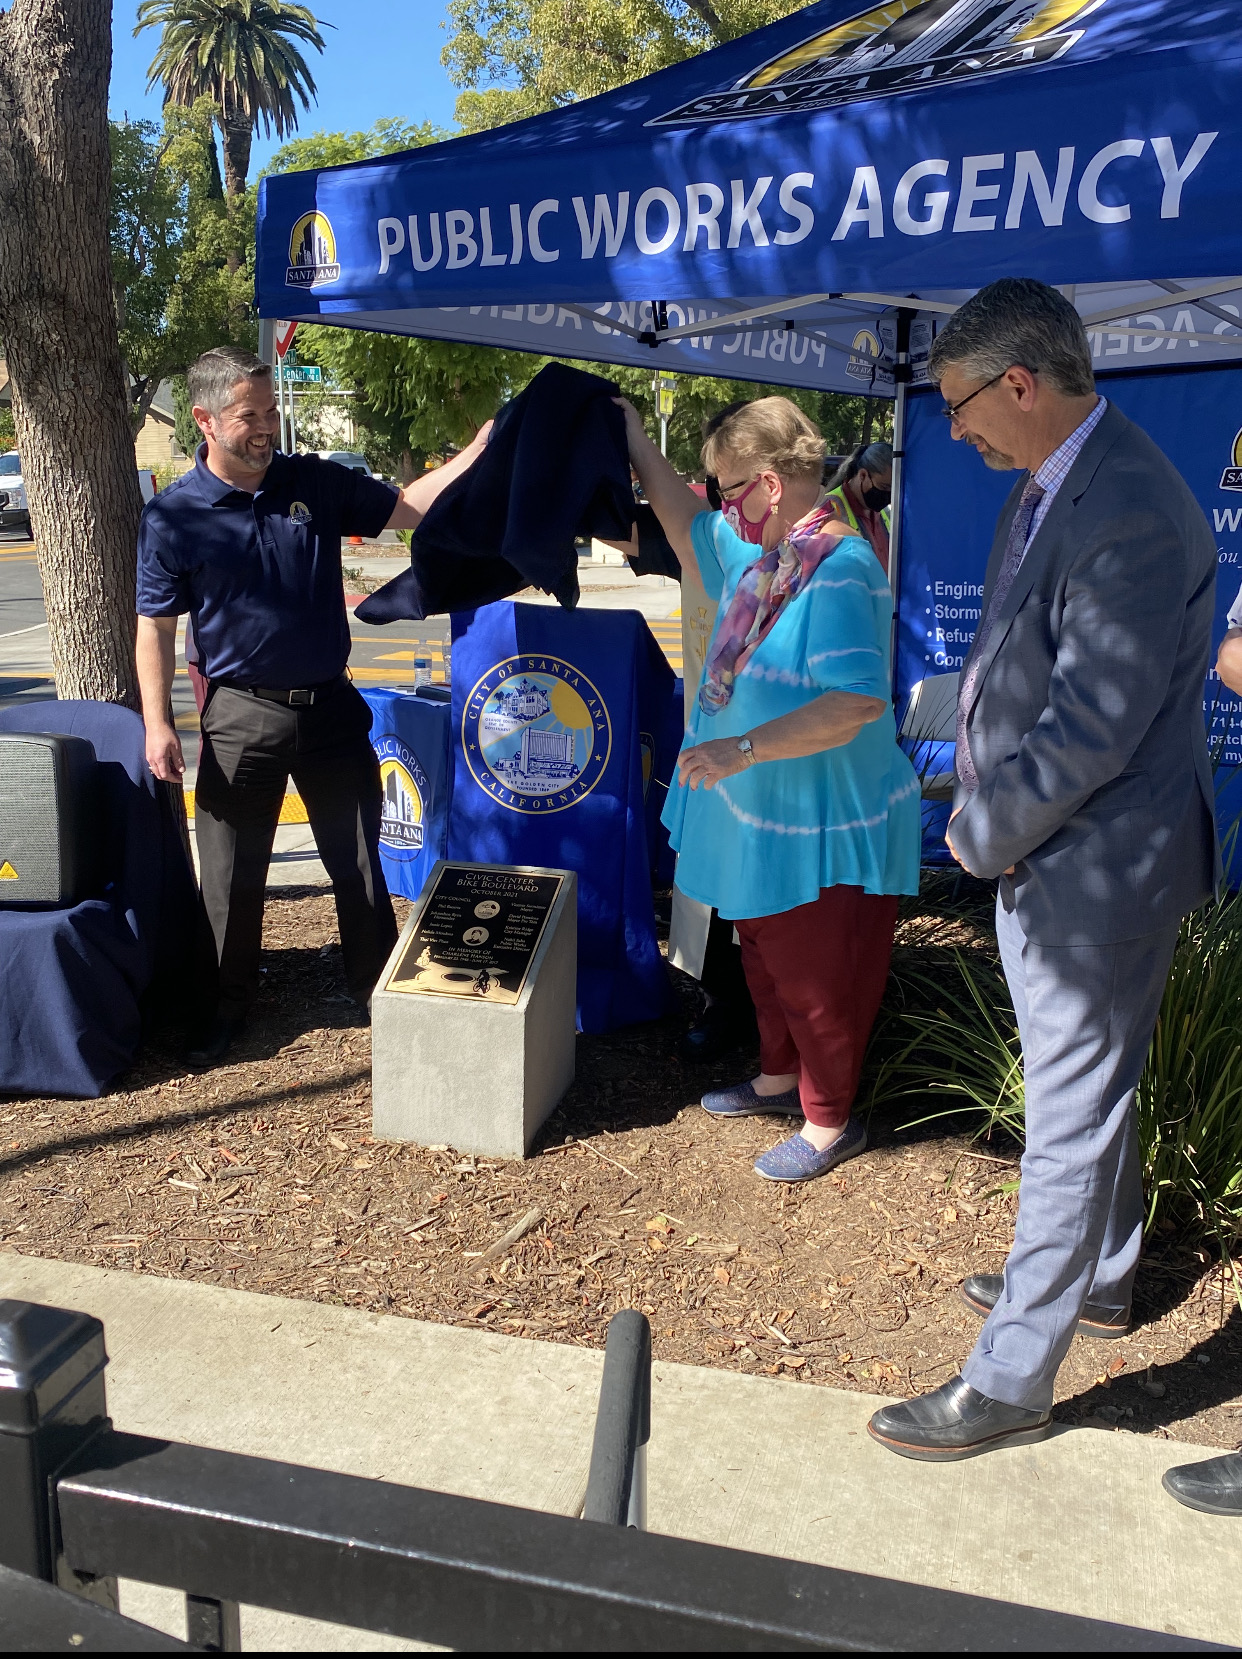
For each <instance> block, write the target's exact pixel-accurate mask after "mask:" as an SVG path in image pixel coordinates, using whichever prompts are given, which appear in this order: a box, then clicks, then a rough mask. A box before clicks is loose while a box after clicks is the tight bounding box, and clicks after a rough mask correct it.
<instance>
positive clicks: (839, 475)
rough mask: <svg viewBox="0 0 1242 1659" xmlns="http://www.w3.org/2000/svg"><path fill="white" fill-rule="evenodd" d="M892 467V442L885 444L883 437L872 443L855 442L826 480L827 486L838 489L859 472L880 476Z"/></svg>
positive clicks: (874, 476)
mask: <svg viewBox="0 0 1242 1659" xmlns="http://www.w3.org/2000/svg"><path fill="white" fill-rule="evenodd" d="M892 467H893V446H892V444H886V443H885V442H884V440H883V439H878V440H877V441H876V442H875V443H873V444H855V445H854V447H853V449H852V450H851V451H850V453H849V454H848V455H847V456H846V457H845V459H844V461H842V463H841V465H840V466H839V467H838V468H837V470H836V471H835V472H834V473H833V475H832V477H831V478H830V479H829V480H828V488H829V489H830V490H837V489H840V487H841V485H842V484H845V483H848V482H849V480H850V479H851V478H855V477H857V475H858V474H859V473H860V472H869V473H870V474H871V476H872V477H873V478H876V477H879V478H882V477H883V476H884V474H885V473H886V472H891V471H892Z"/></svg>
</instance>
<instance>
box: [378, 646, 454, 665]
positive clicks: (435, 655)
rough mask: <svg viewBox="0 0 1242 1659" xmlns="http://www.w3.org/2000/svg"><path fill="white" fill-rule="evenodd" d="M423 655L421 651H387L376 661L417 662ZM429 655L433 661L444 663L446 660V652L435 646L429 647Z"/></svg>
mask: <svg viewBox="0 0 1242 1659" xmlns="http://www.w3.org/2000/svg"><path fill="white" fill-rule="evenodd" d="M422 655H423V653H422V652H421V651H417V652H415V651H385V652H384V653H383V654H382V655H381V656H378V657H376V659H375V660H376V662H416V661H417V660H418V658H419V657H421V656H422ZM427 655H428V656H429V657H430V658H431V661H432V662H440V663H442V662H443V661H444V652H443V651H437V650H435V649H434V647H429V648H428V651H427Z"/></svg>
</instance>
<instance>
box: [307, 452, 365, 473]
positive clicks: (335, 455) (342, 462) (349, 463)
mask: <svg viewBox="0 0 1242 1659" xmlns="http://www.w3.org/2000/svg"><path fill="white" fill-rule="evenodd" d="M315 454H316V455H318V457H319V459H320V460H321V461H335V462H336V463H337V465H338V466H342V467H350V468H351V469H352V470H353V471H354V472H365V473H366V474H367V476H368V477H370V474H371V469H370V467H369V466H368V465H367V461H366V456H365V455H359V454H358V451H357V450H356V449H317V450H316V451H315Z"/></svg>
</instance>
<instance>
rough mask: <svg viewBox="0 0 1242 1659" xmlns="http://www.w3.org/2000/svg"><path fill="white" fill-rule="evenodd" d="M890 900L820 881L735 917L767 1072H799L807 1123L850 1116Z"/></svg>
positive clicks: (890, 920) (890, 927)
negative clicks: (816, 888)
mask: <svg viewBox="0 0 1242 1659" xmlns="http://www.w3.org/2000/svg"><path fill="white" fill-rule="evenodd" d="M896 925H897V900H896V898H894V897H890V896H889V895H888V894H874V893H864V892H863V890H862V888H861V887H825V888H824V889H823V890H822V892H821V893H820V895H819V897H818V898H817V899H816V900H815V901H814V902H813V903H812V904H800V905H798V906H797V908H796V909H794V910H785V911H782V913H781V914H780V915H779V916H755V917H752V918H751V919H750V920H749V921H742V922H735V923H734V926H735V927H736V928H737V933H738V938H739V939H740V940H741V941H742V965H743V966H744V967H745V969H746V983H747V985H749V986H750V994H751V996H752V997H753V998H754V1003H755V1013H756V1015H757V1016H758V1020H759V1058H760V1064H761V1066H762V1067H763V1070H764V1071H765V1072H767V1073H768V1075H769V1076H781V1075H788V1074H789V1073H791V1072H795V1073H797V1075H798V1087H799V1090H800V1092H801V1095H802V1110H803V1112H805V1114H806V1117H807V1121H808V1122H810V1123H814V1124H818V1125H819V1127H820V1128H822V1129H836V1128H839V1127H840V1125H841V1124H843V1123H844V1122H845V1121H846V1119H847V1118H848V1117H849V1115H850V1107H851V1106H852V1105H853V1104H854V1095H855V1092H856V1091H857V1089H858V1075H859V1073H860V1072H861V1070H862V1063H863V1055H864V1053H865V1052H866V1048H867V1039H868V1037H870V1035H871V1027H872V1026H873V1025H874V1024H875V1017H876V1014H877V1013H878V1012H879V1008H880V1000H881V998H882V997H883V995H884V985H885V981H886V980H887V979H888V963H889V958H890V956H891V955H892V950H893V931H894V929H895V928H896Z"/></svg>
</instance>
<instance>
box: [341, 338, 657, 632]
mask: <svg viewBox="0 0 1242 1659" xmlns="http://www.w3.org/2000/svg"><path fill="white" fill-rule="evenodd" d="M619 395H620V388H619V387H618V386H616V385H615V384H614V383H613V382H612V381H611V380H603V379H601V378H600V376H599V375H597V374H587V373H586V372H585V371H584V370H582V369H575V368H571V367H570V366H569V364H567V363H549V364H548V365H547V366H546V367H545V368H542V369H540V371H539V373H538V374H537V375H536V376H535V378H534V379H533V380H532V381H531V383H530V385H529V386H527V387H526V389H525V391H523V392H520V393H519V394H518V396H517V397H515V398H514V399H513V401H512V403H508V404H506V405H505V407H504V408H503V409H502V410H501V411H500V413H499V414H498V415H497V416H496V421H495V425H494V426H493V427H492V432H491V437H490V439H489V441H488V445H487V448H486V449H485V450H484V452H483V454H482V455H480V457H479V458H478V460H477V461H476V462H475V463H474V465H473V466H472V467H471V468H470V469H469V471H467V472H464V473H462V475H461V476H460V477H459V478H455V479H454V480H453V482H452V483H451V484H450V485H449V486H448V488H447V489H446V490H445V491H444V492H443V494H442V495H440V496H438V497H437V499H436V500H435V501H434V502H433V503H432V505H431V506H430V508H429V509H428V510H427V513H426V515H425V517H424V518H423V521H422V523H421V524H420V525H419V526H418V528H417V530H415V532H414V539H413V541H412V543H411V547H410V568H409V570H406V571H402V573H401V575H400V576H396V577H394V578H393V580H392V581H391V582H388V583H386V584H385V586H384V587H382V588H381V589H380V590H379V592H378V593H375V594H372V595H371V597H370V598H369V599H365V600H364V601H363V602H362V604H361V605H359V606H358V609H357V612H356V615H357V616H358V618H359V620H360V621H362V622H373V623H383V622H393V621H396V620H397V619H398V618H401V617H413V618H415V619H418V620H421V619H422V618H423V617H427V616H435V615H438V614H440V613H442V612H444V611H463V610H473V609H475V608H476V607H477V606H479V605H487V604H490V603H491V602H492V601H493V600H496V599H504V598H505V597H506V596H507V595H509V594H511V593H518V592H520V591H521V589H522V588H526V587H537V588H541V589H542V590H543V591H544V592H545V593H551V594H555V596H556V598H557V599H559V600H560V602H561V604H562V605H564V606H565V607H566V608H567V609H572V608H573V606H575V605H576V604H577V603H578V550H577V548H576V546H575V545H574V543H575V538H579V539H585V540H589V539H590V538H591V537H592V536H600V537H603V538H604V539H610V538H616V539H618V540H621V541H628V540H629V535H630V529H631V527H632V525H633V522H634V492H633V489H632V488H631V486H630V462H629V453H628V450H627V448H626V443H625V418H624V416H623V415H622V413H621V410H620V409H619V408H618V406H617V405H616V403H614V402H613V399H614V398H616V397H618V396H619Z"/></svg>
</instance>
